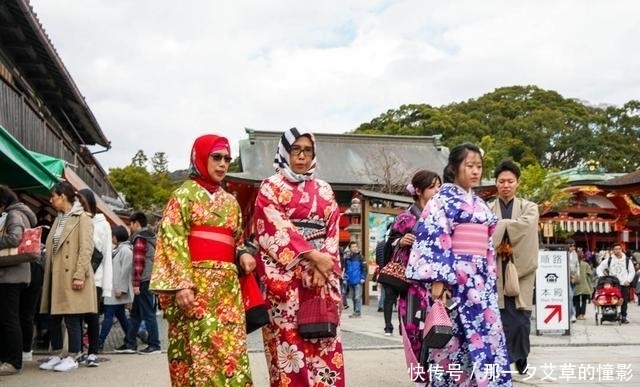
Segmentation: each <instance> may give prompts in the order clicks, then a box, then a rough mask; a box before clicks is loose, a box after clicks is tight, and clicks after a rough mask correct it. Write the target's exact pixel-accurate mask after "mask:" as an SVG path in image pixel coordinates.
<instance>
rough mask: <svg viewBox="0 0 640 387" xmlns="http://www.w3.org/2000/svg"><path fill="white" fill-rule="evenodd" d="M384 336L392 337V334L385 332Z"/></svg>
mask: <svg viewBox="0 0 640 387" xmlns="http://www.w3.org/2000/svg"><path fill="white" fill-rule="evenodd" d="M384 335H385V336H392V335H393V333H391V332H385V333H384Z"/></svg>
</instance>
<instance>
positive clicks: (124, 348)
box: [114, 344, 136, 353]
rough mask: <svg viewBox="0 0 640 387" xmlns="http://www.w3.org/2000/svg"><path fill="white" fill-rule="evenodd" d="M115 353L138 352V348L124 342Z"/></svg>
mask: <svg viewBox="0 0 640 387" xmlns="http://www.w3.org/2000/svg"><path fill="white" fill-rule="evenodd" d="M114 352H115V353H136V348H131V347H129V346H128V345H127V344H122V345H121V346H119V347H118V348H116V349H114Z"/></svg>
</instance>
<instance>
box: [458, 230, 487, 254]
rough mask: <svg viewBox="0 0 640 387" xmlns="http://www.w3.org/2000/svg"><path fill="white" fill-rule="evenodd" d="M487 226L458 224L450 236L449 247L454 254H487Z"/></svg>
mask: <svg viewBox="0 0 640 387" xmlns="http://www.w3.org/2000/svg"><path fill="white" fill-rule="evenodd" d="M488 240H489V228H488V227H487V226H485V225H484V224H477V223H462V224H458V225H457V226H456V227H455V228H454V230H453V235H452V236H451V249H452V250H453V252H454V253H456V255H482V256H485V255H487V247H488Z"/></svg>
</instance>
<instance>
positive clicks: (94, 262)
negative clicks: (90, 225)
mask: <svg viewBox="0 0 640 387" xmlns="http://www.w3.org/2000/svg"><path fill="white" fill-rule="evenodd" d="M103 258H104V257H103V255H102V253H101V252H100V250H98V249H96V248H95V246H94V247H93V253H91V268H93V272H94V273H95V272H96V270H98V268H99V267H100V264H101V263H102V259H103Z"/></svg>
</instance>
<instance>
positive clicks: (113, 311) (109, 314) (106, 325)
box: [98, 304, 129, 344]
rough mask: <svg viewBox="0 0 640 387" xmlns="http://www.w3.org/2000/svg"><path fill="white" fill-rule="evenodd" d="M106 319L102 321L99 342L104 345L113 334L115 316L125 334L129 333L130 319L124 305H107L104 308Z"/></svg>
mask: <svg viewBox="0 0 640 387" xmlns="http://www.w3.org/2000/svg"><path fill="white" fill-rule="evenodd" d="M103 310H104V318H103V320H102V328H101V329H100V337H99V339H98V342H99V343H100V344H104V342H105V341H106V340H107V336H109V332H111V327H112V326H113V316H115V317H116V318H117V319H118V322H119V323H120V327H121V328H122V330H123V331H124V332H129V319H128V318H127V314H126V313H125V310H124V304H120V305H105V306H104V309H103Z"/></svg>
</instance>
